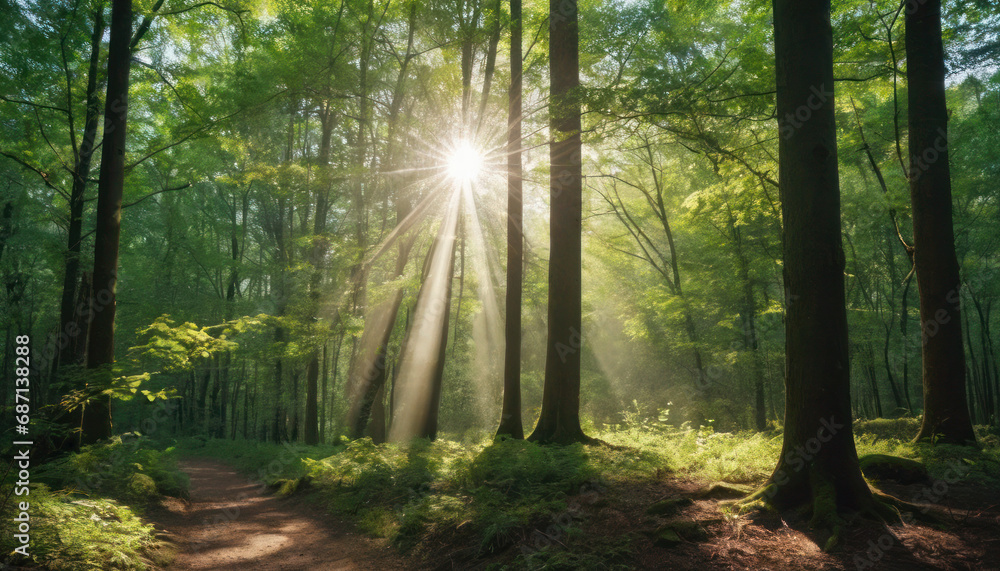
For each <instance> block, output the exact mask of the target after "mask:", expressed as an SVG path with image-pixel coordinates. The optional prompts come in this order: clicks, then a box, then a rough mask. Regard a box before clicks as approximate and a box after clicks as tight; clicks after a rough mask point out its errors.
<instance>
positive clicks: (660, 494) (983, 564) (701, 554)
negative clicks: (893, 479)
mask: <svg viewBox="0 0 1000 571" xmlns="http://www.w3.org/2000/svg"><path fill="white" fill-rule="evenodd" d="M933 485H934V483H924V484H911V485H907V486H902V485H895V484H890V483H885V485H883V486H882V489H883V491H886V492H887V493H889V494H891V495H893V496H895V497H897V498H900V499H904V500H907V501H909V500H912V499H914V498H916V497H917V496H922V495H923V494H924V493H925V492H927V491H930V490H932V489H933V488H932V486H933ZM938 489H939V491H940V489H941V486H939V487H938ZM708 490H711V491H709V492H708V493H707V494H706V491H708ZM729 490H733V488H731V487H729V486H714V485H712V484H707V483H706V482H704V481H696V480H688V479H677V478H672V477H665V478H664V479H663V480H661V481H659V482H642V483H638V482H637V483H636V485H635V486H632V487H618V488H617V489H614V488H608V489H607V490H606V491H605V495H606V497H605V498H601V499H600V501H597V502H594V503H593V505H592V506H591V507H587V508H585V509H584V510H583V511H584V512H585V513H584V514H583V515H582V516H581V522H580V523H579V524H577V525H579V527H580V532H579V534H580V535H581V536H582V537H584V538H587V541H588V542H590V543H593V542H594V541H597V542H608V541H610V540H611V538H614V537H618V538H622V537H630V538H631V541H630V542H629V543H628V552H629V553H628V567H630V568H637V569H678V570H707V569H719V570H722V569H725V570H747V571H750V570H753V571H764V570H774V571H779V570H780V571H785V570H824V571H827V570H829V571H833V570H865V569H874V570H878V571H883V570H884V571H903V570H906V571H909V570H916V569H935V570H976V571H991V570H997V571H1000V531H998V530H1000V494H998V492H997V491H996V490H995V489H990V488H985V487H983V486H975V485H968V484H957V485H952V486H950V487H949V488H948V489H947V490H946V492H945V494H944V495H943V496H942V497H936V498H935V499H936V500H937V501H936V502H934V503H926V502H927V500H926V499H924V500H923V502H922V503H921V504H920V507H921V508H926V512H925V513H933V514H936V515H938V516H939V518H940V521H938V522H937V523H934V524H928V523H925V522H921V521H912V520H910V523H906V524H904V525H896V526H887V525H885V524H883V523H880V522H877V521H872V520H863V519H857V520H854V521H850V522H848V525H847V526H846V527H845V528H844V530H843V532H842V536H841V539H840V541H839V542H838V544H837V545H836V547H835V548H834V549H832V550H831V551H830V552H824V551H823V550H822V548H821V546H822V545H823V543H824V541H825V539H826V537H823V536H820V535H819V534H817V533H814V532H813V531H812V530H810V529H809V526H808V521H807V518H806V517H805V516H804V515H802V514H795V513H784V514H778V513H775V512H770V511H755V512H752V513H749V514H744V515H736V514H733V513H730V512H728V510H726V509H725V508H723V509H720V507H722V505H721V504H722V502H724V501H725V500H726V499H727V498H732V497H735V496H736V494H730V493H728V491H729ZM665 499H666V500H667V502H666V503H667V504H669V503H670V502H671V500H673V501H676V500H682V502H683V503H681V502H678V504H679V505H678V509H676V511H673V512H672V513H668V514H664V515H648V514H647V510H648V508H649V507H650V506H651V505H654V504H657V503H658V502H663V501H664V500H665ZM687 500H690V503H687ZM571 501H572V500H571ZM579 504H580V505H586V504H587V501H581V502H579ZM661 505H662V504H661ZM675 505H677V504H675ZM921 511H923V510H921ZM912 515H913V516H919V515H923V514H912ZM908 519H909V518H908V517H907V515H906V514H905V513H904V520H908ZM914 519H917V518H916V517H915V518H914ZM555 539H559V538H555ZM573 543H575V544H576V545H578V546H581V545H586V543H582V542H580V541H579V540H574V541H573ZM567 545H569V542H567Z"/></svg>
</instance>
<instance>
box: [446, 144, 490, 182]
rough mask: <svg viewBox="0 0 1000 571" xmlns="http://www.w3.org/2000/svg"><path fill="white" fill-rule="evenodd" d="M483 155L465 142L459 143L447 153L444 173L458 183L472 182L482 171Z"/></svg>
mask: <svg viewBox="0 0 1000 571" xmlns="http://www.w3.org/2000/svg"><path fill="white" fill-rule="evenodd" d="M484 162H485V158H484V157H483V153H482V152H480V151H479V150H478V149H476V148H475V147H473V146H472V145H470V144H469V143H467V142H462V143H459V144H458V146H456V147H455V148H454V149H452V151H451V152H450V153H448V158H447V162H446V164H445V172H446V173H447V174H448V177H449V178H451V179H452V180H454V181H455V182H458V183H466V182H472V181H474V180H476V179H477V178H478V177H479V173H481V172H482V170H483V163H484Z"/></svg>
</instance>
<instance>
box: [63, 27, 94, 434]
mask: <svg viewBox="0 0 1000 571" xmlns="http://www.w3.org/2000/svg"><path fill="white" fill-rule="evenodd" d="M104 30H105V22H104V15H103V12H102V11H101V10H97V11H95V12H94V32H93V34H92V35H91V38H90V66H89V67H88V69H87V112H86V115H85V119H84V128H83V139H82V140H81V142H80V150H79V152H78V153H77V159H76V163H75V164H74V165H73V188H72V190H71V191H70V198H69V229H68V232H67V240H68V244H67V247H66V259H65V264H64V267H65V271H64V272H63V290H62V302H61V304H60V308H59V333H60V334H66V335H67V336H68V337H69V339H68V343H67V345H66V346H63V345H62V343H60V346H59V356H58V360H57V361H56V362H55V363H54V365H53V370H52V374H53V376H55V374H56V371H58V367H59V365H70V364H76V365H82V364H83V359H84V352H85V351H84V350H83V349H85V348H86V345H85V344H81V343H79V341H78V338H79V337H80V336H83V337H84V338H85V337H86V334H87V327H88V325H89V320H88V319H87V317H86V316H85V315H81V314H80V313H78V312H77V311H76V309H77V308H80V307H83V306H81V305H79V303H78V297H79V295H78V287H79V285H78V282H79V280H80V249H81V245H82V242H83V208H84V205H85V204H86V190H87V179H89V178H90V165H91V159H92V158H93V156H94V148H95V146H96V139H97V127H98V119H100V114H101V98H100V93H99V92H98V85H97V78H98V75H99V73H100V63H101V41H102V38H103V37H104ZM86 299H87V300H88V301H89V299H90V298H89V297H87V298H86ZM84 321H86V322H84ZM75 347H80V348H81V350H79V351H77V350H75ZM79 420H80V419H79V418H77V419H76V421H77V422H79Z"/></svg>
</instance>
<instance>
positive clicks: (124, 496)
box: [32, 436, 188, 505]
mask: <svg viewBox="0 0 1000 571" xmlns="http://www.w3.org/2000/svg"><path fill="white" fill-rule="evenodd" d="M32 476H33V477H34V479H37V480H38V481H41V482H44V483H46V484H47V485H49V486H50V487H51V488H53V489H64V490H68V491H71V492H73V493H77V494H83V495H86V496H88V497H94V498H100V497H110V498H114V499H117V500H120V501H126V502H129V503H130V504H136V505H144V504H146V503H149V502H152V501H155V500H156V499H158V497H159V496H161V495H162V496H176V497H185V496H187V490H188V478H187V475H185V474H184V473H183V472H181V471H180V470H179V469H178V467H177V453H176V450H174V449H173V448H167V449H166V450H158V449H156V448H153V447H151V446H150V445H149V444H148V442H146V441H144V440H143V439H139V440H137V441H133V442H125V443H123V442H122V441H121V438H120V437H117V436H116V437H114V438H112V440H111V441H110V442H106V443H100V444H93V445H90V446H84V447H83V448H82V449H81V450H80V451H79V452H71V453H69V454H67V455H66V456H63V457H61V458H58V459H56V460H53V461H51V462H48V463H46V464H43V465H42V466H40V467H39V468H38V469H37V470H35V472H34V473H33V474H32Z"/></svg>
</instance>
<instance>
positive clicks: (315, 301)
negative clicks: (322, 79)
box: [304, 106, 334, 445]
mask: <svg viewBox="0 0 1000 571" xmlns="http://www.w3.org/2000/svg"><path fill="white" fill-rule="evenodd" d="M320 122H321V124H322V128H323V130H322V134H321V136H320V146H319V168H320V170H321V173H320V176H319V180H320V188H319V190H318V191H317V192H316V214H315V217H314V219H313V245H312V251H311V253H310V262H311V263H312V266H313V273H312V278H311V280H310V284H309V297H310V304H311V308H310V311H311V313H312V315H311V317H312V318H313V320H316V319H317V318H318V316H319V302H320V299H319V298H320V285H321V284H322V280H323V266H324V260H325V258H326V252H327V249H328V241H327V238H326V217H327V213H328V211H329V193H330V189H329V187H328V186H327V185H328V184H329V180H330V178H329V176H328V173H327V172H326V171H327V170H328V169H329V165H330V138H331V137H332V135H333V127H334V118H333V111H332V110H330V108H329V106H327V107H326V108H325V112H324V113H323V115H321V117H320ZM319 357H320V349H319V348H318V347H317V348H315V349H313V351H312V354H311V355H310V356H309V360H308V363H307V364H306V410H305V431H304V440H305V443H306V444H309V445H316V444H319V438H320V435H319V432H320V431H319V403H318V402H317V400H316V399H317V397H318V392H319V391H318V384H319V368H320V363H319Z"/></svg>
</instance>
